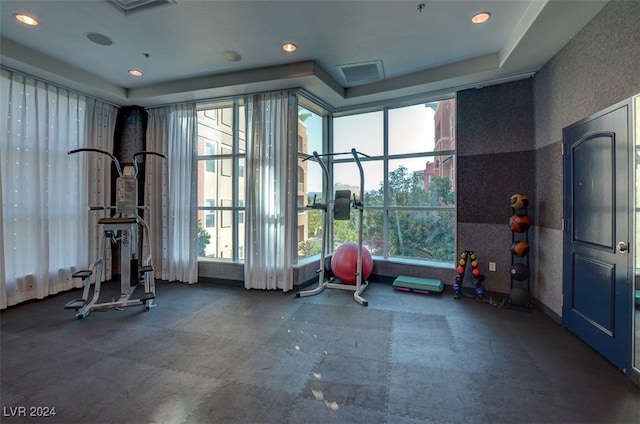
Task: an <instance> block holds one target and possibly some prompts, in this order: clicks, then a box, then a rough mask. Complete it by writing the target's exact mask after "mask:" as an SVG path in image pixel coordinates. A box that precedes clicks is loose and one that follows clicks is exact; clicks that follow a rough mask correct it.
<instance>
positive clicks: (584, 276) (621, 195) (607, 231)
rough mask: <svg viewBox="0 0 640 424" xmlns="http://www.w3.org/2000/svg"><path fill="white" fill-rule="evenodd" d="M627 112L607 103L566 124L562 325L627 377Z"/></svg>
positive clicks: (626, 106) (629, 268) (629, 266)
mask: <svg viewBox="0 0 640 424" xmlns="http://www.w3.org/2000/svg"><path fill="white" fill-rule="evenodd" d="M630 111H631V106H630V104H629V103H628V102H624V103H620V104H617V105H615V106H612V107H610V108H608V109H606V110H604V111H602V112H600V113H598V114H596V115H594V116H591V117H589V118H587V119H584V120H582V121H580V122H577V123H575V124H573V125H571V126H569V127H567V128H564V129H563V142H564V146H563V147H564V148H565V150H564V152H565V154H564V159H563V160H564V163H563V168H564V170H563V173H564V217H565V232H564V255H563V307H562V323H563V325H564V326H565V327H567V328H568V329H569V330H570V331H572V332H573V333H575V334H576V335H577V336H578V337H580V338H581V339H582V340H584V341H585V342H586V343H587V344H589V345H590V346H592V347H593V348H594V349H595V350H597V351H598V352H599V353H600V354H601V355H603V356H604V357H606V358H607V359H609V361H611V362H612V363H613V364H614V365H615V366H616V367H618V368H619V369H620V370H622V371H623V372H624V373H625V374H627V375H628V376H630V372H631V330H632V314H631V311H632V306H633V305H632V287H633V285H632V281H633V278H632V277H633V272H632V266H633V256H632V255H631V254H630V252H629V250H630V249H631V245H632V243H631V233H630V229H631V228H632V226H631V225H630V219H631V216H632V215H631V209H630V208H631V205H632V204H633V203H632V195H631V193H630V180H631V178H630V175H632V174H631V169H632V168H631V159H632V158H633V155H632V154H631V150H630V140H629V134H630V133H631V132H630Z"/></svg>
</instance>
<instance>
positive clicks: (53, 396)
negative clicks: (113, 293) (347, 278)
mask: <svg viewBox="0 0 640 424" xmlns="http://www.w3.org/2000/svg"><path fill="white" fill-rule="evenodd" d="M111 284H113V283H111ZM157 292H158V301H157V303H158V305H159V306H158V307H156V308H153V309H152V310H151V311H149V312H144V310H143V309H142V308H141V307H132V308H128V309H126V310H124V311H108V312H94V313H92V314H90V315H89V316H88V317H87V318H85V319H84V320H76V319H74V317H73V311H70V310H64V309H63V306H64V304H65V303H66V302H67V301H69V300H71V299H72V298H74V297H78V296H79V293H78V292H73V293H64V294H61V295H57V296H53V297H50V298H47V299H45V300H42V301H38V302H32V303H28V304H24V305H20V306H17V307H12V308H9V309H8V310H5V311H3V312H2V315H1V320H2V323H1V331H2V332H1V348H2V350H1V355H2V359H1V364H2V368H1V371H2V374H1V381H2V385H1V393H0V395H1V399H2V400H1V403H2V407H3V411H2V417H0V418H1V420H0V421H2V423H24V422H36V423H65V424H70V423H227V422H228V423H356V422H357V423H416V424H417V423H623V422H627V423H632V422H633V423H638V422H640V390H639V389H638V388H637V387H635V386H633V385H632V384H631V383H630V382H629V381H628V380H627V379H626V378H625V377H624V376H623V374H622V373H620V372H619V371H618V370H616V369H615V368H614V367H613V366H612V365H610V364H609V363H608V362H607V361H606V360H605V359H603V358H602V357H601V356H599V355H598V354H597V353H596V352H594V351H593V350H592V349H590V348H589V347H587V346H586V345H585V344H584V343H582V342H581V341H580V340H578V339H577V338H576V337H574V336H573V335H572V334H571V333H569V332H568V331H566V330H565V329H563V328H561V327H560V326H558V325H557V324H556V323H554V322H553V321H552V320H551V319H549V318H548V317H547V316H546V315H544V314H543V313H541V312H539V311H534V312H533V313H528V312H520V311H513V310H508V309H504V308H496V307H492V306H489V305H487V304H480V303H478V302H476V301H475V300H473V299H462V300H453V299H452V293H448V292H445V293H444V294H442V295H433V296H425V295H419V294H413V293H402V292H396V291H394V290H393V289H392V287H391V286H390V285H388V284H383V283H371V284H370V285H369V287H368V288H367V290H366V291H365V293H364V297H365V298H366V299H367V300H368V301H369V306H368V307H363V306H361V305H359V304H357V303H356V302H355V301H354V300H353V297H352V293H351V292H347V291H342V290H325V292H323V293H321V294H319V295H317V296H313V297H305V298H295V297H294V295H293V294H291V293H286V294H283V293H281V292H263V291H247V290H245V289H242V288H236V287H229V286H216V285H211V284H196V285H193V286H186V285H182V284H178V283H174V284H168V283H161V282H160V283H158V287H157ZM17 407H25V408H26V410H24V411H25V412H26V413H27V415H28V414H29V413H30V412H42V411H45V410H43V409H40V410H38V409H33V410H31V408H32V407H34V408H37V407H44V408H48V407H54V408H55V412H56V415H55V417H50V418H35V417H28V416H27V417H20V416H15V415H16V414H19V413H20V412H21V411H23V410H21V409H15V408H17ZM12 415H13V416H12Z"/></svg>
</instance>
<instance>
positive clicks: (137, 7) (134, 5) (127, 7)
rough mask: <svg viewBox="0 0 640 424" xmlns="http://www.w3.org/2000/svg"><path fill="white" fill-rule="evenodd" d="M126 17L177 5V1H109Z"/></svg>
mask: <svg viewBox="0 0 640 424" xmlns="http://www.w3.org/2000/svg"><path fill="white" fill-rule="evenodd" d="M107 1H108V2H109V3H111V4H113V5H114V6H115V7H117V8H118V10H120V11H121V12H122V13H124V14H125V15H129V14H131V13H134V12H140V11H143V10H149V9H153V8H156V7H159V6H167V5H171V4H176V0H107Z"/></svg>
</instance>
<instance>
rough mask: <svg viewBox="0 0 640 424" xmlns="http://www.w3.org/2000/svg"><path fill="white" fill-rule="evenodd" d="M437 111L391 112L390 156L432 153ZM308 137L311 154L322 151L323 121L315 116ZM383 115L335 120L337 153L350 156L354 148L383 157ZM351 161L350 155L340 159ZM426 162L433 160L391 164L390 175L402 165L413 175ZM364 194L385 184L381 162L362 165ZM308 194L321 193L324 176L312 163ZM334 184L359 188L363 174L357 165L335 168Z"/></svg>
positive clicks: (310, 120) (408, 109) (410, 109)
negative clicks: (383, 182)
mask: <svg viewBox="0 0 640 424" xmlns="http://www.w3.org/2000/svg"><path fill="white" fill-rule="evenodd" d="M433 116H434V110H433V109H432V108H430V107H426V106H425V105H424V104H418V105H414V106H408V107H403V108H398V109H390V110H389V153H390V154H402V153H419V152H430V151H433V149H434V145H435V129H434V119H433ZM305 125H306V127H307V134H308V149H309V153H311V152H313V151H314V150H317V151H318V152H320V151H321V143H322V139H321V136H322V120H321V118H320V117H319V116H317V115H313V116H311V117H309V118H308V119H307V120H306V121H305ZM383 132H384V129H383V112H382V111H377V112H370V113H364V114H359V115H350V116H345V117H340V118H336V119H334V150H335V151H336V152H350V151H351V149H352V148H355V149H356V150H358V151H359V152H362V153H364V154H367V155H369V156H381V155H382V154H383ZM338 158H351V154H347V155H344V156H337V157H336V159H338ZM427 161H431V162H433V157H432V156H430V157H422V158H417V159H401V160H394V161H392V162H390V166H389V169H390V170H391V171H393V170H395V169H397V168H398V167H399V166H400V165H404V166H406V167H407V168H408V169H409V170H410V171H417V170H423V169H425V164H426V162H427ZM362 165H363V169H364V178H365V184H364V185H365V190H366V191H369V190H377V189H378V188H380V183H381V182H382V181H383V175H384V169H383V164H382V161H374V162H366V161H365V162H363V163H362ZM307 170H308V174H309V178H308V191H309V192H320V191H322V174H321V169H320V166H319V165H317V164H315V163H313V162H311V161H310V162H309V167H308V169H307ZM334 183H335V184H347V185H354V186H357V185H359V183H360V174H359V173H358V168H357V166H356V164H355V163H347V164H343V165H340V166H336V167H335V168H334Z"/></svg>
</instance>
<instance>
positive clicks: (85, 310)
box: [65, 148, 166, 319]
mask: <svg viewBox="0 0 640 424" xmlns="http://www.w3.org/2000/svg"><path fill="white" fill-rule="evenodd" d="M79 152H96V153H102V154H105V155H107V156H109V158H111V160H112V161H113V163H114V164H115V167H116V170H117V172H118V178H117V179H116V206H90V207H89V210H90V211H99V210H101V211H106V210H115V215H114V216H112V217H108V218H107V217H105V218H100V219H99V220H98V224H99V225H100V226H101V227H102V238H101V242H100V249H99V254H98V258H97V259H96V260H95V261H94V262H93V263H92V264H91V265H90V267H89V269H85V270H81V271H78V272H75V273H73V275H72V276H73V277H74V278H80V279H82V282H83V285H84V290H83V292H82V299H76V300H72V301H70V302H68V303H67V304H66V305H65V309H75V310H76V318H78V319H82V318H84V317H85V316H87V315H88V314H89V313H90V312H91V311H98V310H108V309H118V308H124V307H127V306H136V305H143V306H144V307H145V310H147V311H148V310H149V309H150V308H152V307H154V306H156V305H155V304H154V299H155V297H156V289H155V281H154V278H153V262H152V257H151V242H150V238H151V237H150V232H149V226H148V225H147V223H146V222H145V221H144V219H142V217H141V216H140V215H139V214H138V209H145V207H144V206H138V179H137V176H138V157H139V156H144V155H155V156H159V157H161V158H163V159H166V156H165V155H163V154H161V153H156V152H148V151H142V152H138V153H135V154H134V155H133V157H132V164H125V166H124V169H122V168H121V166H120V162H118V159H116V157H115V156H113V155H112V154H111V153H109V152H106V151H104V150H100V149H93V148H82V149H76V150H71V151H69V152H68V154H69V155H71V154H75V153H79ZM141 228H142V229H143V230H144V231H143V233H142V237H144V235H145V234H146V237H147V241H148V244H149V254H148V255H147V257H146V258H144V260H142V261H141V258H140V253H141V252H139V250H140V241H141V240H142V239H141V238H140V230H141ZM109 242H111V243H113V244H116V243H118V242H119V243H120V297H119V298H118V299H117V300H116V299H112V300H111V301H110V302H99V300H100V289H101V280H102V268H103V266H104V262H105V248H106V244H107V243H109ZM140 283H143V285H144V294H143V295H142V296H140V297H138V298H132V296H133V294H134V292H135V291H136V289H137V288H138V286H140ZM92 285H93V286H94V288H93V296H92V297H91V299H89V294H90V292H91V286H92Z"/></svg>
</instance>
